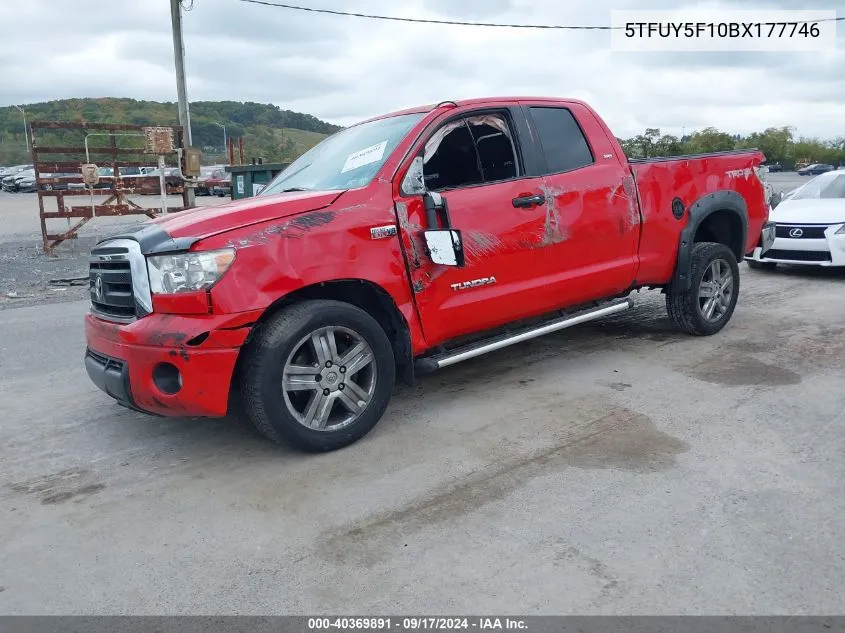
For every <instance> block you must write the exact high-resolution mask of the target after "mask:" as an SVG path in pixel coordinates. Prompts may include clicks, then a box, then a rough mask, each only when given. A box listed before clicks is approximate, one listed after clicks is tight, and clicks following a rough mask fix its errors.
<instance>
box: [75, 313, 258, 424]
mask: <svg viewBox="0 0 845 633" xmlns="http://www.w3.org/2000/svg"><path fill="white" fill-rule="evenodd" d="M240 321H242V323H243V324H242V325H240V326H239V322H240ZM250 321H254V318H253V317H251V316H250V315H234V317H233V316H232V315H221V316H219V317H205V316H204V317H190V316H179V315H172V314H151V315H148V316H146V317H144V318H142V319H139V320H137V321H135V322H133V323H128V324H119V323H112V322H110V321H104V320H103V319H100V318H98V317H96V316H94V315H93V314H88V315H86V317H85V335H86V339H87V344H88V349H87V351H86V354H85V368H86V370H87V372H88V375H89V377H90V378H91V380H92V382H93V383H94V384H95V385H97V387H99V388H100V389H101V390H103V391H104V392H105V393H107V394H108V395H109V396H111V397H112V398H114V399H115V400H117V401H118V402H119V403H120V404H122V405H124V406H127V407H130V408H132V409H136V410H139V411H143V412H146V413H153V414H156V415H162V416H169V417H184V416H191V417H194V416H198V417H222V416H225V415H226V413H227V411H228V405H229V390H230V386H231V383H232V376H233V374H234V370H235V364H236V362H237V359H238V354H239V352H240V346H241V345H242V344H243V343H244V341H245V340H246V337H247V336H248V334H249V331H250V329H251V322H250ZM232 324H233V325H232ZM163 366H165V367H166V368H167V370H169V371H170V372H171V375H172V372H173V370H174V368H175V370H176V371H178V376H179V384H178V388H175V389H176V390H175V392H174V388H170V389H167V388H165V389H162V387H161V384H162V383H161V382H160V380H159V381H157V379H156V376H157V375H160V373H161V368H162V367H163ZM170 384H171V387H172V385H173V384H175V382H171V383H170Z"/></svg>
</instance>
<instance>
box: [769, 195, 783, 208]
mask: <svg viewBox="0 0 845 633" xmlns="http://www.w3.org/2000/svg"><path fill="white" fill-rule="evenodd" d="M781 202H783V192H782V191H779V192H777V193H773V194H772V197H771V198H769V205H770V206H771V207H772V209H774V208H775V207H776V206H778V205H779V204H780V203H781Z"/></svg>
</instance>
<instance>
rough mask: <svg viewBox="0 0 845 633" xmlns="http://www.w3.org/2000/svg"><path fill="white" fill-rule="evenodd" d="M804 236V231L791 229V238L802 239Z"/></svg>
mask: <svg viewBox="0 0 845 633" xmlns="http://www.w3.org/2000/svg"><path fill="white" fill-rule="evenodd" d="M802 235H804V231H802V230H801V229H790V231H789V237H801V236H802Z"/></svg>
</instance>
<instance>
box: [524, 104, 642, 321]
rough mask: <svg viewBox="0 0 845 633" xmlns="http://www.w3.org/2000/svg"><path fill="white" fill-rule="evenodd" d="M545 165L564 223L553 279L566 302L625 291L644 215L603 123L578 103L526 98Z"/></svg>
mask: <svg viewBox="0 0 845 633" xmlns="http://www.w3.org/2000/svg"><path fill="white" fill-rule="evenodd" d="M523 106H524V108H525V111H526V116H527V118H528V119H529V121H530V125H531V127H532V129H533V130H534V133H535V135H536V138H538V139H539V144H540V146H541V150H542V154H543V157H544V162H545V169H544V170H543V174H544V176H543V179H542V180H543V184H542V188H543V191H544V192H545V194H546V205H547V207H548V212H549V213H550V215H552V216H553V218H554V224H555V225H556V226H557V227H558V235H557V238H558V239H557V241H556V243H555V244H554V246H553V247H552V248H551V249H550V250H551V252H552V253H553V255H552V257H553V258H554V261H555V271H554V273H553V274H552V275H551V276H550V277H549V279H548V283H549V285H550V286H551V287H553V288H555V292H556V294H557V296H558V298H559V300H560V301H561V304H560V305H562V306H572V305H577V304H579V303H584V302H587V301H593V300H596V299H602V298H605V297H610V296H613V295H615V294H618V293H622V292H625V291H626V290H627V289H628V288H630V287H631V285H632V284H633V282H634V277H635V275H636V266H637V245H638V240H639V223H640V214H639V206H638V203H637V198H636V188H635V186H634V179H633V176H632V175H631V173H630V170H629V168H628V167H627V161H626V159H625V157H624V156H623V157H620V156H617V155H616V153H615V149H614V146H613V145H612V144H611V143H610V141H609V140H608V138H607V134H606V132H605V128H604V127H603V126H602V125H601V123H600V122H599V121H598V120H597V119H596V117H595V115H593V113H592V112H591V111H590V110H589V109H588V108H586V107H585V106H583V105H581V104H579V103H567V104H565V105H564V104H561V103H560V102H542V101H537V102H524V103H523Z"/></svg>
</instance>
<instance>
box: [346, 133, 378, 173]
mask: <svg viewBox="0 0 845 633" xmlns="http://www.w3.org/2000/svg"><path fill="white" fill-rule="evenodd" d="M386 147H387V141H382V142H381V143H379V144H378V145H371V146H370V147H365V148H364V149H362V150H358V151H357V152H353V153H352V154H350V155H349V156H348V157H347V158H346V162H345V163H343V169H341V170H340V173H344V172H347V171H350V170H352V169H357V168H358V167H363V166H364V165H369V164H370V163H375V162H376V161H379V160H381V157H382V156H383V155H384V150H385V148H386Z"/></svg>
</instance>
